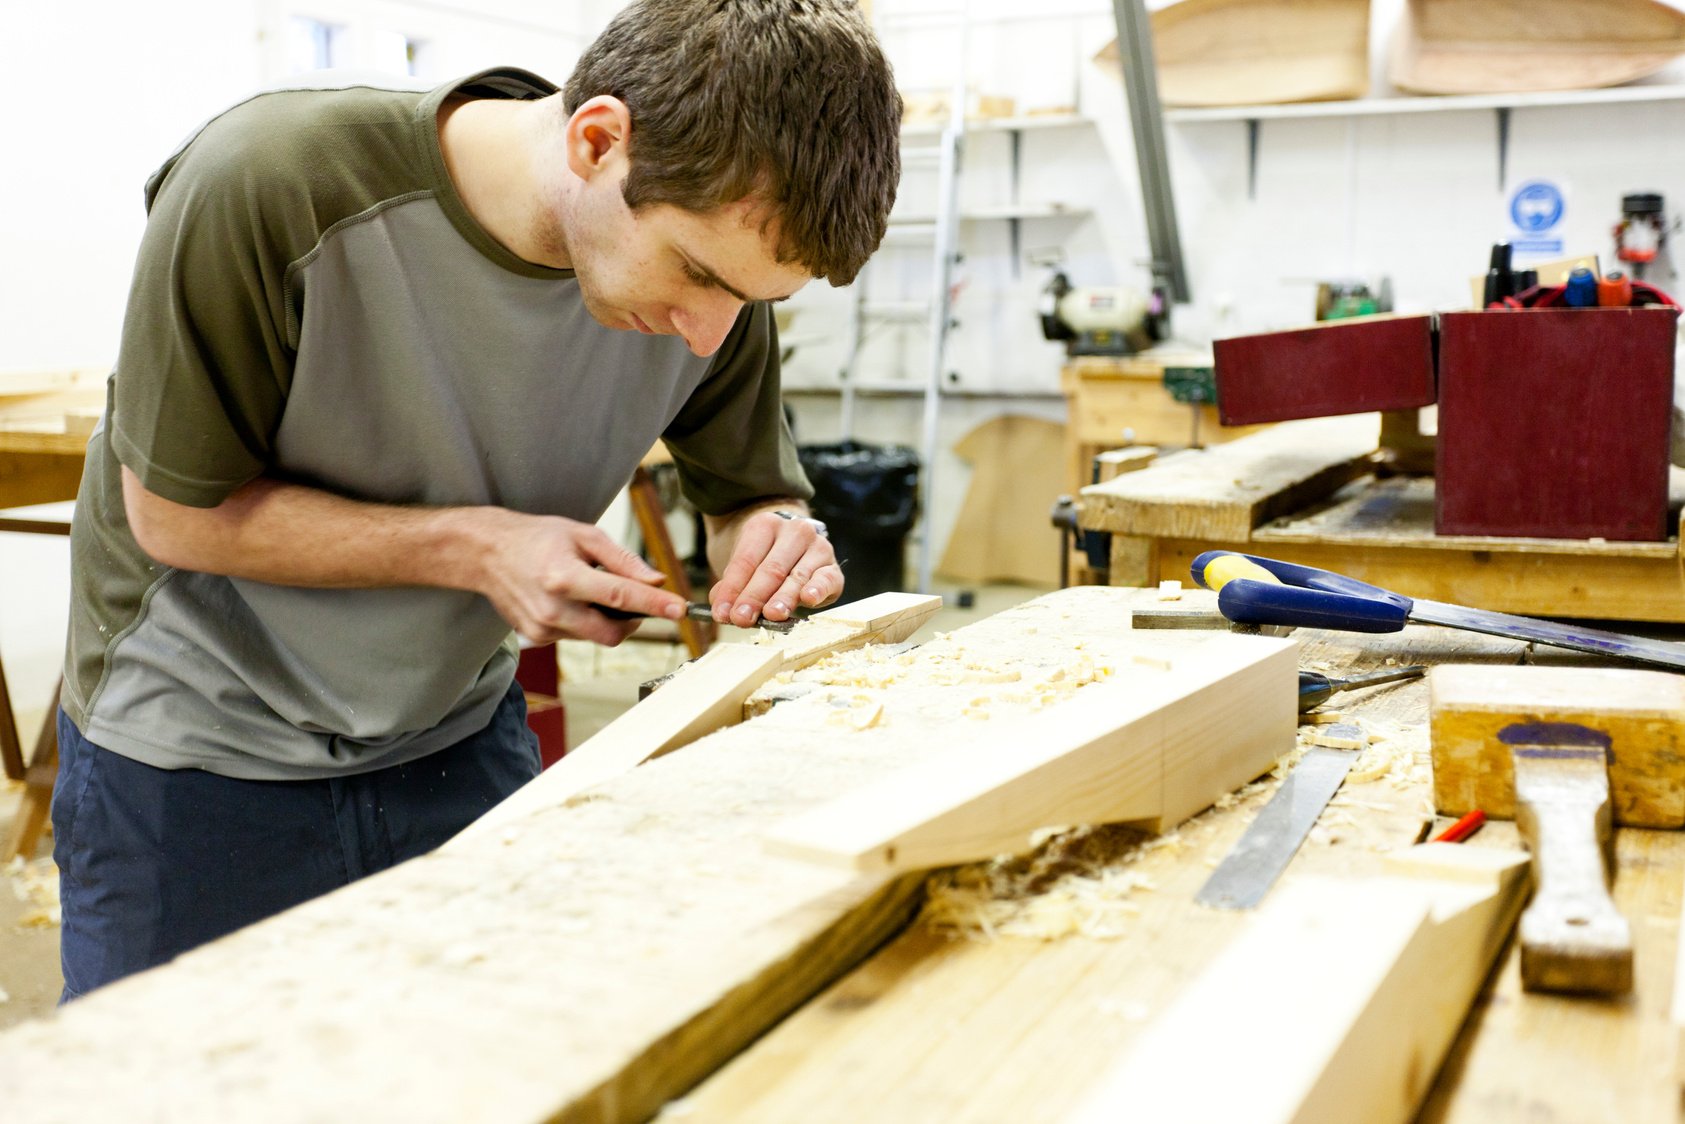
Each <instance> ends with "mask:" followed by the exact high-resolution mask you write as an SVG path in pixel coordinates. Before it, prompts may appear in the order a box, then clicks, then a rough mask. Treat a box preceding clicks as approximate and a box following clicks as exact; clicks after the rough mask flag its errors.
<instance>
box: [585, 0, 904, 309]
mask: <svg viewBox="0 0 1685 1124" xmlns="http://www.w3.org/2000/svg"><path fill="white" fill-rule="evenodd" d="M603 94H607V95H610V96H613V97H616V98H619V99H620V100H621V101H623V102H625V103H626V105H627V108H628V109H629V110H630V111H631V115H632V134H631V166H630V169H629V171H628V173H627V176H626V183H625V188H624V191H625V196H626V202H627V204H628V205H629V206H630V207H632V208H633V209H634V210H636V209H638V208H639V207H644V206H649V205H652V204H657V203H667V204H671V205H673V206H676V207H682V208H684V209H686V210H689V211H697V212H706V211H709V210H712V209H713V208H715V207H718V206H720V205H722V204H725V203H732V202H736V201H737V200H740V199H744V198H747V197H748V196H751V195H754V196H758V197H760V198H762V199H764V200H765V201H766V202H767V203H769V204H770V205H771V210H772V215H773V216H774V217H775V218H776V219H777V221H778V222H779V230H780V238H779V249H778V257H779V260H780V261H781V262H796V263H798V264H800V265H801V266H802V267H803V268H804V269H806V270H807V271H808V272H809V273H811V274H813V275H814V276H815V277H824V278H827V279H829V280H830V282H831V284H833V285H846V284H848V283H849V282H851V281H853V280H854V277H855V275H856V274H857V273H859V272H860V267H861V266H863V265H864V264H865V263H866V259H867V258H869V257H871V255H872V252H873V251H874V250H876V249H877V247H878V243H879V242H880V241H882V239H883V234H884V228H885V226H886V225H887V223H888V219H889V208H890V206H891V205H892V204H893V203H894V202H895V188H896V184H897V182H898V181H899V179H900V177H901V156H900V125H901V97H900V95H899V94H897V93H896V92H895V80H894V76H893V75H892V74H891V73H890V68H889V63H888V62H887V61H886V60H885V59H884V57H883V51H882V49H881V48H880V47H879V46H878V42H877V39H876V37H875V36H874V35H873V34H872V30H871V28H870V26H868V24H867V23H866V20H865V18H864V17H863V16H862V15H861V13H860V11H859V9H858V8H857V7H856V5H855V4H854V3H852V2H851V0H636V2H634V3H632V4H630V5H628V6H627V7H626V8H625V9H624V10H623V11H622V12H621V13H620V14H619V15H618V16H616V17H615V18H614V19H613V21H611V22H610V23H609V25H608V27H607V28H605V29H604V31H603V33H602V34H601V35H600V36H598V37H597V39H596V41H595V42H594V43H592V44H591V45H590V46H589V47H587V48H586V49H585V53H584V54H583V55H582V56H581V57H580V59H579V65H578V66H577V67H576V68H575V69H574V72H573V75H572V77H570V78H569V79H568V83H567V87H566V89H565V92H564V95H563V100H564V102H565V104H566V106H567V110H568V112H569V113H572V112H573V111H574V110H576V109H578V108H579V106H580V105H581V104H582V103H584V102H585V101H587V100H589V99H591V98H593V97H597V96H599V95H603Z"/></svg>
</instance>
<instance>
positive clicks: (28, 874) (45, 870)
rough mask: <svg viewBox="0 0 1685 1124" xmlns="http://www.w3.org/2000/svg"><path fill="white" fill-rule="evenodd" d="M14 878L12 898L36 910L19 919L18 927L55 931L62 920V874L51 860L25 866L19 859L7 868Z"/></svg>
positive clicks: (31, 910)
mask: <svg viewBox="0 0 1685 1124" xmlns="http://www.w3.org/2000/svg"><path fill="white" fill-rule="evenodd" d="M6 874H7V875H8V876H9V877H10V878H11V883H12V894H13V896H15V897H16V898H17V900H18V901H20V902H23V903H24V904H25V905H28V906H32V907H33V908H31V909H29V910H27V911H26V912H25V913H24V914H23V916H21V917H19V918H18V926H19V927H20V928H25V929H56V928H58V926H59V924H60V922H61V921H62V920H63V916H64V913H63V910H62V908H61V907H60V905H59V872H58V867H56V866H54V865H53V860H52V859H36V860H35V861H34V862H27V863H26V862H24V861H23V858H22V856H17V857H14V858H13V859H12V861H11V862H10V863H9V864H7V866H6Z"/></svg>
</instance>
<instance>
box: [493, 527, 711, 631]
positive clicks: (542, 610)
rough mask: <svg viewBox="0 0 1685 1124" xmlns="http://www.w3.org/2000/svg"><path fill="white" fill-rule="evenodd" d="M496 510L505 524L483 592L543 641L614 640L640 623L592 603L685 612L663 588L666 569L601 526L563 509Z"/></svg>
mask: <svg viewBox="0 0 1685 1124" xmlns="http://www.w3.org/2000/svg"><path fill="white" fill-rule="evenodd" d="M482 510H485V511H486V512H488V513H490V512H494V511H495V513H496V514H495V518H496V519H497V520H498V521H499V522H501V523H502V524H503V525H504V527H503V529H501V530H500V531H499V532H497V533H495V534H494V536H493V539H492V541H493V544H494V545H493V548H492V551H491V553H490V554H489V556H488V557H487V559H486V564H485V571H486V577H485V582H484V584H483V585H482V586H481V588H480V591H481V592H482V593H484V594H485V595H486V597H488V598H489V599H490V600H491V603H492V606H493V607H494V608H496V609H497V611H498V614H499V615H500V616H502V617H503V619H504V620H506V621H508V622H509V624H510V626H511V627H513V628H514V630H515V631H516V632H518V633H520V634H521V635H522V636H524V637H526V638H527V639H529V640H532V641H535V642H537V643H547V642H549V641H551V640H559V639H562V638H565V637H575V638H578V639H581V640H594V641H596V642H597V643H598V644H606V645H609V646H611V647H612V646H613V645H615V644H618V643H620V642H621V641H622V640H624V639H625V638H626V637H627V635H628V634H630V633H631V632H632V630H633V629H635V628H637V627H638V622H637V620H636V619H633V620H615V619H612V618H610V617H606V616H604V615H603V614H602V613H599V612H597V611H596V610H595V609H594V608H592V606H593V605H601V606H604V607H606V608H610V609H618V610H621V611H623V612H627V613H633V614H636V615H637V616H641V617H644V616H647V617H665V618H667V619H669V620H677V619H679V618H680V617H682V616H684V612H685V602H684V599H683V598H682V597H679V596H678V595H677V594H674V593H670V592H668V591H667V590H664V589H659V588H656V587H658V586H659V585H660V583H661V581H662V579H663V575H662V573H661V571H660V570H657V569H656V568H655V567H653V566H651V565H649V564H648V563H647V562H645V561H644V560H643V559H642V558H639V557H638V556H637V555H636V554H633V553H632V552H631V551H629V550H627V549H625V548H624V547H622V546H621V545H620V544H619V543H617V542H615V541H614V540H613V539H611V538H610V537H609V536H608V535H606V534H604V533H603V531H602V529H601V528H599V527H596V526H594V525H592V524H590V523H578V522H575V521H574V520H572V519H564V518H562V517H560V516H544V515H521V514H518V513H516V512H512V511H502V510H499V509H489V508H488V509H482Z"/></svg>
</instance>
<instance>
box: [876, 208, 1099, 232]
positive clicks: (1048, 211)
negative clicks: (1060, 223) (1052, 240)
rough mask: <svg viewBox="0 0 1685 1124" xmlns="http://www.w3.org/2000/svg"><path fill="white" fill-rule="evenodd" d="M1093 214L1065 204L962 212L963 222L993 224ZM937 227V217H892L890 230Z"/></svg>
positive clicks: (1086, 209)
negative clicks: (1013, 220)
mask: <svg viewBox="0 0 1685 1124" xmlns="http://www.w3.org/2000/svg"><path fill="white" fill-rule="evenodd" d="M1091 213H1092V212H1090V211H1089V209H1088V208H1087V207H1067V206H1066V205H1065V204H1063V203H1021V204H1019V205H1017V206H1005V207H974V208H972V209H971V210H968V211H962V212H960V221H961V222H993V221H995V220H997V219H1080V218H1086V217H1087V216H1088V215H1089V214H1091ZM935 225H936V216H935V215H905V216H901V215H891V216H890V217H889V228H890V229H891V230H895V229H896V228H898V227H904V226H930V227H933V226H935Z"/></svg>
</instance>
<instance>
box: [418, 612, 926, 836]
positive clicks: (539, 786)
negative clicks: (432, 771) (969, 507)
mask: <svg viewBox="0 0 1685 1124" xmlns="http://www.w3.org/2000/svg"><path fill="white" fill-rule="evenodd" d="M941 605H942V599H941V598H940V597H928V596H924V595H921V594H910V593H880V594H877V595H875V596H873V597H867V598H864V599H862V600H860V601H856V602H854V603H852V604H849V605H842V606H839V607H837V608H835V609H827V610H825V611H824V612H822V613H816V614H814V615H813V616H812V617H810V618H809V619H808V620H807V621H806V622H804V623H803V624H801V625H799V626H798V627H797V628H795V629H793V630H791V631H790V632H789V633H787V634H785V635H782V636H779V635H776V634H774V633H761V634H759V635H758V636H757V640H761V639H764V640H766V641H767V643H765V644H761V643H753V644H732V643H727V644H718V645H716V646H715V647H714V648H713V649H711V650H710V651H709V652H708V653H707V654H706V655H704V656H702V657H701V658H700V659H697V660H693V661H692V662H690V663H688V664H686V665H684V666H683V667H682V668H680V669H679V672H678V673H677V674H676V675H674V676H673V678H672V679H671V680H670V681H669V682H668V683H666V684H665V685H664V686H663V687H662V688H661V690H660V691H659V692H657V694H655V695H651V696H650V698H648V699H645V700H644V701H643V702H641V703H639V704H638V705H636V706H634V707H632V708H631V709H630V710H628V711H626V712H625V713H624V714H622V715H621V716H620V717H619V718H616V719H615V720H614V721H613V722H611V723H609V724H608V725H607V726H605V727H603V729H601V730H599V731H598V732H597V735H596V736H595V737H593V738H591V739H589V740H588V741H586V742H585V743H584V744H583V745H581V746H580V747H579V748H577V749H575V750H574V751H573V752H571V753H569V754H567V755H566V756H565V757H563V758H562V759H561V760H560V761H558V762H556V763H555V764H554V765H552V766H551V767H550V768H548V769H546V770H545V771H544V772H543V773H542V774H540V775H539V777H538V778H537V779H536V780H534V781H532V782H531V783H529V784H527V785H526V786H524V787H523V788H521V789H519V790H518V791H516V792H515V793H514V795H512V796H510V797H509V798H508V799H507V800H505V801H503V803H501V804H499V805H497V807H495V808H493V809H492V810H491V811H490V812H487V813H486V814H485V815H483V816H481V817H480V818H479V819H478V820H476V821H474V823H472V824H470V825H469V826H468V827H467V828H466V829H465V830H464V831H463V832H462V834H461V835H460V836H458V838H466V837H469V836H473V835H479V834H484V833H486V832H490V831H493V830H495V829H497V828H500V827H503V826H505V825H507V824H509V823H512V822H514V821H516V820H519V819H520V818H522V817H523V816H529V815H532V814H533V813H534V812H538V811H543V810H545V809H547V808H554V807H559V806H561V805H563V804H565V803H566V802H567V801H569V800H571V799H573V798H574V797H576V796H578V795H579V794H580V793H582V792H586V791H588V790H589V789H592V788H595V787H596V786H597V785H599V784H602V783H603V782H604V781H606V780H610V779H612V778H614V777H617V776H619V775H620V774H621V773H624V772H626V771H628V770H630V769H634V768H636V767H637V766H639V765H641V764H643V763H644V762H645V761H648V760H650V759H651V758H655V757H660V756H661V755H663V754H666V753H671V752H672V751H673V750H675V749H679V748H680V747H682V746H685V745H688V744H690V743H691V742H693V741H695V740H696V739H697V738H700V737H702V736H703V735H705V734H709V733H712V732H713V731H715V730H718V729H721V728H723V727H725V726H730V725H733V724H735V723H737V722H739V721H741V720H742V719H743V717H744V712H743V705H744V703H745V702H746V701H747V700H748V698H749V696H750V694H752V693H753V692H754V690H755V689H756V688H757V687H759V686H760V685H761V684H762V683H765V682H766V681H767V680H768V679H770V678H772V677H773V676H774V675H776V674H777V673H778V672H780V671H783V670H786V669H791V670H793V669H795V668H798V667H805V666H806V665H807V664H810V663H813V662H814V661H815V660H818V659H821V658H822V657H824V656H826V655H828V654H830V653H832V652H838V651H847V650H849V649H852V648H856V647H859V646H861V645H863V644H870V643H891V644H892V643H895V642H896V641H898V640H903V639H905V638H906V637H908V636H911V635H912V634H913V633H914V632H916V631H917V630H918V628H919V626H920V625H922V624H923V623H924V622H925V621H927V620H929V619H930V617H931V616H932V615H934V614H935V612H936V610H937V609H939V608H940V607H941ZM449 845H450V844H447V846H449Z"/></svg>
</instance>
